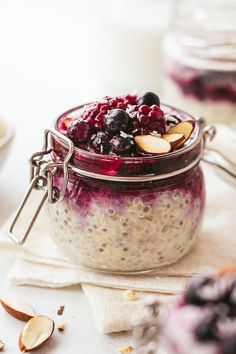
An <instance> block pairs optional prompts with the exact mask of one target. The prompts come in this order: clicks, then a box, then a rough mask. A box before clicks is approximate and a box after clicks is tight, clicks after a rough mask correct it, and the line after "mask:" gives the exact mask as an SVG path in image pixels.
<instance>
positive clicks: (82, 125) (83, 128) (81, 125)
mask: <svg viewBox="0 0 236 354" xmlns="http://www.w3.org/2000/svg"><path fill="white" fill-rule="evenodd" d="M92 134H93V128H92V127H91V126H90V125H89V124H88V123H86V122H84V121H83V120H76V121H73V122H72V123H71V124H70V125H69V126H68V128H67V136H68V138H70V139H71V140H72V141H73V142H74V143H75V144H76V145H77V144H80V143H84V142H87V141H88V140H89V139H90V137H91V136H92Z"/></svg>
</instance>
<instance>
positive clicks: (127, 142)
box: [110, 136, 134, 155]
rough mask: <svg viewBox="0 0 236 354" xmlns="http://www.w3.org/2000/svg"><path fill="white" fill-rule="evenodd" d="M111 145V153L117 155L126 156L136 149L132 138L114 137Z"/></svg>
mask: <svg viewBox="0 0 236 354" xmlns="http://www.w3.org/2000/svg"><path fill="white" fill-rule="evenodd" d="M110 144H111V152H113V153H114V154H116V155H126V154H128V153H130V152H131V151H132V150H133V149H134V142H133V139H132V138H130V137H124V136H114V137H113V138H112V139H111V141H110Z"/></svg>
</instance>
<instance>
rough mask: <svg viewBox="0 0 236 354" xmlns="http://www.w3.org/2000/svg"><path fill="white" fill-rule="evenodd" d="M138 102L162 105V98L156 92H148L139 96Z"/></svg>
mask: <svg viewBox="0 0 236 354" xmlns="http://www.w3.org/2000/svg"><path fill="white" fill-rule="evenodd" d="M137 104H138V105H147V106H152V105H157V106H160V99H159V97H158V96H157V95H156V94H155V93H154V92H146V93H144V94H143V95H142V96H140V97H139V98H138V100H137Z"/></svg>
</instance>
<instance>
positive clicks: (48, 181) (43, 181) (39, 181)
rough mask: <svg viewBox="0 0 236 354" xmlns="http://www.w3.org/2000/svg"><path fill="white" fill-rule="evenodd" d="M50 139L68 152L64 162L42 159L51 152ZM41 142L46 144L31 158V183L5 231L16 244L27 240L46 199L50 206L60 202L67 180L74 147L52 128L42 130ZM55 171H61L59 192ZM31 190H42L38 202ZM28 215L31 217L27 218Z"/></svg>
mask: <svg viewBox="0 0 236 354" xmlns="http://www.w3.org/2000/svg"><path fill="white" fill-rule="evenodd" d="M52 137H56V138H57V140H59V142H61V143H62V145H63V146H65V147H66V148H67V150H68V151H67V154H66V156H65V158H64V159H63V161H59V162H54V161H52V160H50V159H45V156H47V155H49V154H50V153H51V152H52V149H51V148H49V145H50V139H51V138H52ZM44 139H45V142H44V147H43V150H42V151H39V152H36V153H35V154H33V155H32V157H31V158H30V165H31V168H30V179H31V183H30V186H29V189H28V191H27V193H26V195H25V197H24V198H23V201H22V202H21V204H20V207H19V209H18V210H17V212H16V215H15V217H14V219H13V221H12V223H11V225H10V227H9V230H8V234H9V236H10V238H11V239H12V240H13V241H14V242H15V243H16V244H17V245H23V244H24V243H25V241H26V240H27V238H28V236H29V234H30V232H31V230H32V228H33V226H34V224H35V221H36V220H37V218H38V216H39V213H40V211H41V210H42V207H43V205H44V203H45V202H46V200H48V202H49V203H51V204H53V203H56V202H57V201H62V200H63V199H64V197H65V193H66V188H67V183H68V177H69V171H68V164H69V161H70V159H71V157H72V155H73V152H74V144H73V142H72V141H71V140H70V139H68V138H67V137H66V136H64V135H63V134H61V133H59V132H58V131H56V130H55V129H47V130H45V132H44ZM58 169H60V170H61V171H62V173H63V182H62V187H61V190H59V189H58V188H57V187H56V186H54V184H53V178H54V176H55V175H56V173H57V171H58ZM34 191H41V193H40V195H39V193H37V195H38V196H39V199H38V200H37V202H36V199H34V200H32V201H30V198H31V196H32V194H33V192H34ZM28 204H29V206H30V208H29V212H28V213H27V210H26V209H27V206H28ZM28 214H30V216H29V215H28ZM25 219H28V220H25ZM23 224H24V226H23ZM17 230H18V234H20V236H21V237H20V238H19V235H18V236H17Z"/></svg>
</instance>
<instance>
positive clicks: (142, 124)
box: [129, 105, 166, 135]
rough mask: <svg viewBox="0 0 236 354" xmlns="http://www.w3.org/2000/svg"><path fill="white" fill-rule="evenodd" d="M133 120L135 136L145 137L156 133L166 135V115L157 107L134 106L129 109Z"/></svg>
mask: <svg viewBox="0 0 236 354" xmlns="http://www.w3.org/2000/svg"><path fill="white" fill-rule="evenodd" d="M129 115H130V117H131V119H132V133H133V134H134V135H138V134H141V135H145V134H150V133H151V132H153V131H156V132H157V133H159V134H165V133H166V121H165V118H164V113H163V111H162V110H161V109H160V107H159V106H157V105H152V106H151V107H149V106H147V105H141V106H137V105H135V106H132V107H131V108H130V109H129Z"/></svg>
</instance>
